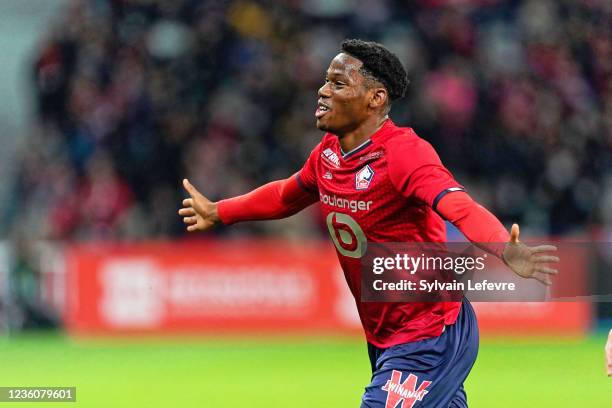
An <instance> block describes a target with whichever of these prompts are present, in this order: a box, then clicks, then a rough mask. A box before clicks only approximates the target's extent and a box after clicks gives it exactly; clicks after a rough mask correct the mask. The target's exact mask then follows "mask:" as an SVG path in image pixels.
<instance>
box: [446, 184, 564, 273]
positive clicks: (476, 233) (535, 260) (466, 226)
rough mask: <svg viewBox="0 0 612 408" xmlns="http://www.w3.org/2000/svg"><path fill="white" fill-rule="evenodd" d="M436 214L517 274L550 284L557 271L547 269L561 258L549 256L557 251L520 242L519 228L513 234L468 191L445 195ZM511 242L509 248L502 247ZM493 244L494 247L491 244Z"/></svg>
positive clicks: (514, 229) (550, 247)
mask: <svg viewBox="0 0 612 408" xmlns="http://www.w3.org/2000/svg"><path fill="white" fill-rule="evenodd" d="M436 211H437V212H438V213H439V214H440V215H442V216H443V217H444V218H445V219H447V220H448V221H450V222H452V223H453V225H455V226H456V227H457V228H458V229H459V230H460V231H461V232H462V233H463V235H465V236H466V238H467V239H469V240H470V241H471V242H473V243H475V244H477V245H478V246H480V247H481V248H482V249H484V250H486V251H489V252H491V253H493V254H495V255H496V256H498V257H499V258H501V259H502V260H503V261H504V262H505V263H506V265H508V267H510V269H512V271H514V273H516V274H517V275H519V276H522V277H523V278H530V279H536V280H538V281H540V282H542V283H544V284H550V280H549V275H554V274H556V273H557V270H556V269H552V268H549V267H548V266H546V264H548V263H556V262H559V258H557V257H556V256H552V255H547V254H548V253H550V252H555V251H556V250H557V248H556V247H555V246H553V245H540V246H535V247H529V246H527V245H525V244H523V243H522V242H520V241H519V226H518V225H517V224H514V225H512V229H511V231H510V235H508V231H507V230H506V229H505V228H504V226H503V225H502V224H501V222H499V220H498V219H497V217H495V216H494V215H493V214H491V213H490V212H489V211H488V210H487V209H486V208H484V207H483V206H481V205H479V204H478V203H477V202H475V201H474V200H472V198H471V197H470V196H469V195H468V194H467V193H465V192H461V191H459V192H453V193H450V194H447V195H445V196H444V197H443V198H442V199H441V200H440V201H439V203H438V205H437V207H436ZM503 242H507V243H506V244H505V245H500V244H501V243H503ZM487 243H490V245H487Z"/></svg>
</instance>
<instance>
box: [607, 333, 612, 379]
mask: <svg viewBox="0 0 612 408" xmlns="http://www.w3.org/2000/svg"><path fill="white" fill-rule="evenodd" d="M605 350H606V369H607V370H608V377H612V330H610V333H608V342H607V343H606V348H605Z"/></svg>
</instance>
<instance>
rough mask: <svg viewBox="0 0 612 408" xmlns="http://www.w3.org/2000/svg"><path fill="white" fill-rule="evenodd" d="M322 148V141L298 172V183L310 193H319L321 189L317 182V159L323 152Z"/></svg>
mask: <svg viewBox="0 0 612 408" xmlns="http://www.w3.org/2000/svg"><path fill="white" fill-rule="evenodd" d="M320 150H321V143H319V144H318V145H317V146H316V147H315V148H314V149H312V152H310V156H308V159H307V160H306V163H304V166H303V167H302V169H301V170H300V171H299V172H298V173H297V181H298V184H299V185H300V187H302V188H303V189H304V190H306V191H308V192H309V193H317V192H318V191H319V185H318V183H317V161H318V160H319V156H320V154H321V153H320Z"/></svg>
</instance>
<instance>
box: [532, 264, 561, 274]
mask: <svg viewBox="0 0 612 408" xmlns="http://www.w3.org/2000/svg"><path fill="white" fill-rule="evenodd" d="M534 271H535V272H540V273H545V274H547V275H557V274H558V273H559V271H558V270H556V269H552V268H547V267H546V266H538V267H536V268H535V269H534Z"/></svg>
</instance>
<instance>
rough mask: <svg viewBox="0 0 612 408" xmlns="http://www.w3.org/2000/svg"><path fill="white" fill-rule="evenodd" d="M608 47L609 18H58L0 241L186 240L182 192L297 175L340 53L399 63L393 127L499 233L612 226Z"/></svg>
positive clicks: (579, 5)
mask: <svg viewBox="0 0 612 408" xmlns="http://www.w3.org/2000/svg"><path fill="white" fill-rule="evenodd" d="M611 31H612V2H610V1H608V0H554V1H553V0H525V1H518V0H514V1H501V0H499V1H496V0H463V1H460V0H455V1H452V0H420V1H417V0H415V1H392V0H282V1H271V0H270V1H268V0H238V1H218V0H214V1H213V0H211V1H205V0H159V1H154V0H88V1H85V0H83V1H70V2H69V4H68V5H67V7H66V8H65V10H63V11H62V13H61V14H60V18H59V19H58V20H57V21H56V23H55V24H54V25H53V26H52V27H50V29H49V31H48V34H47V35H45V36H44V38H42V39H41V43H40V47H39V49H38V53H37V55H35V56H34V58H33V63H32V67H31V72H32V75H31V79H32V83H33V89H34V92H35V101H36V104H37V105H36V111H35V117H34V118H33V123H34V125H33V128H32V131H31V134H30V136H29V138H28V139H27V140H26V142H25V143H24V144H23V148H22V149H21V152H22V153H21V154H22V157H21V158H20V159H19V163H20V167H19V170H18V172H17V176H16V178H15V179H14V180H13V183H14V187H13V194H12V202H11V205H10V206H9V208H8V209H7V211H6V212H5V214H2V217H0V220H1V225H0V228H2V230H3V231H5V232H6V233H7V234H10V235H15V234H17V235H24V236H28V237H41V238H45V239H53V240H54V239H59V240H90V239H110V238H113V239H117V238H118V239H140V238H151V237H152V238H160V237H167V236H178V235H181V234H183V226H182V224H181V223H180V219H179V217H178V216H177V215H176V211H177V209H178V207H179V205H180V201H181V199H182V197H183V195H184V194H183V192H182V191H181V185H180V181H181V179H182V178H183V177H189V178H190V180H191V181H192V183H193V184H194V185H196V186H197V187H199V188H200V189H201V191H202V192H203V193H205V194H206V195H208V196H209V197H210V198H211V199H213V200H216V199H221V198H224V197H228V196H233V195H236V194H241V193H244V192H246V191H248V190H250V189H251V188H254V187H256V186H258V185H260V184H262V183H264V182H267V181H270V180H273V179H278V178H284V177H287V176H289V175H290V174H292V173H294V172H295V171H297V170H298V169H299V168H300V167H301V165H302V163H303V162H304V160H305V158H306V157H307V155H308V153H309V152H310V150H311V149H312V147H314V146H315V144H316V143H317V141H318V139H319V138H320V137H321V133H320V132H319V131H318V130H317V129H316V128H315V125H314V109H315V103H316V99H317V95H316V91H317V89H318V88H319V86H321V84H322V82H323V79H324V71H325V70H326V68H327V66H328V64H329V61H330V60H331V58H332V57H333V56H334V55H335V54H336V53H337V52H338V48H339V44H340V42H341V41H342V40H343V39H344V38H347V37H357V38H362V39H368V40H376V41H379V42H381V43H383V44H385V45H386V46H387V47H388V48H389V49H391V50H392V51H394V52H395V53H396V54H397V55H398V56H399V57H400V59H401V60H402V62H403V63H404V64H405V67H406V68H407V70H408V72H409V77H410V80H411V85H410V91H409V95H408V97H407V98H405V100H402V101H399V102H397V103H396V104H395V105H394V107H393V110H392V112H391V117H392V118H393V119H394V121H395V122H396V123H398V124H402V125H406V126H411V127H413V128H414V129H415V130H416V131H417V133H418V134H420V135H421V136H422V137H423V138H425V139H427V140H429V141H430V142H431V143H432V144H433V145H434V146H435V147H436V148H437V150H438V152H439V154H440V156H441V158H442V160H443V162H444V163H445V164H446V166H447V167H448V168H449V169H450V170H451V171H452V172H453V173H454V174H455V176H456V178H457V179H458V180H459V181H460V182H461V183H462V184H464V185H465V186H466V187H467V188H468V191H470V192H471V194H472V195H473V196H474V197H476V198H477V199H478V200H479V201H480V202H482V203H483V204H484V205H485V206H487V207H489V208H490V209H491V210H492V211H493V213H495V214H496V215H497V216H498V217H500V219H501V220H502V221H503V222H505V223H509V222H520V223H522V225H525V226H527V227H528V228H529V229H531V231H532V232H534V233H539V234H545V233H552V234H571V233H574V232H585V231H588V230H589V229H590V228H591V227H595V226H611V227H612V35H611V34H612V33H611ZM308 216H309V217H315V218H313V219H316V216H315V215H314V213H310V214H309V215H308ZM267 228H273V227H269V226H267V224H266V223H255V224H253V225H250V226H248V227H246V229H237V230H236V231H238V232H235V233H244V231H247V230H248V232H249V233H250V232H253V231H257V232H266V229H267ZM314 231H315V233H316V229H315V230H314ZM220 233H228V231H227V230H223V229H221V230H220ZM229 233H231V232H229Z"/></svg>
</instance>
